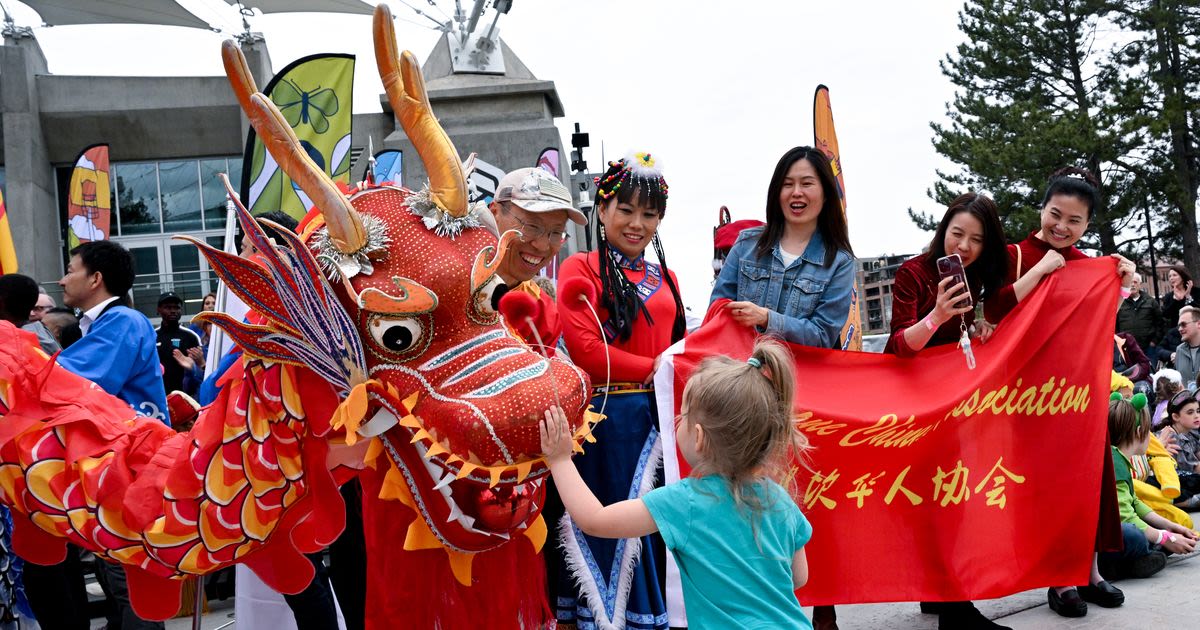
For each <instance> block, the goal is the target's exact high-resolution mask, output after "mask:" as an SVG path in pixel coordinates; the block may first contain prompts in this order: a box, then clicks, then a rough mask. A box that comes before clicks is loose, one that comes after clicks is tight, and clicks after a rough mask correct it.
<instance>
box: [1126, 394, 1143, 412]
mask: <svg viewBox="0 0 1200 630" xmlns="http://www.w3.org/2000/svg"><path fill="white" fill-rule="evenodd" d="M1129 404H1131V405H1133V409H1134V410H1135V411H1141V410H1143V409H1145V408H1146V395H1145V394H1143V393H1142V392H1138V393H1136V394H1134V395H1133V398H1131V399H1129Z"/></svg>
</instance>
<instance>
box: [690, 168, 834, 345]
mask: <svg viewBox="0 0 1200 630" xmlns="http://www.w3.org/2000/svg"><path fill="white" fill-rule="evenodd" d="M837 186H838V185H837V179H836V178H835V177H834V175H833V170H832V169H831V168H830V166H829V160H828V159H826V157H825V155H824V154H823V153H821V152H820V151H818V150H816V149H814V148H812V147H796V148H794V149H792V150H790V151H788V152H787V153H785V154H784V155H783V157H782V158H780V160H779V163H778V164H777V165H776V166H775V173H774V174H773V175H772V176H771V184H770V186H768V187H767V225H766V226H765V227H761V228H751V229H748V230H746V231H744V232H742V234H741V236H739V237H738V239H737V242H736V243H734V245H733V249H732V250H730V252H729V257H728V258H726V259H725V266H724V267H723V268H722V269H721V274H720V275H719V276H718V277H717V283H716V285H715V286H714V287H713V291H712V297H711V298H710V299H709V301H710V302H713V301H716V300H718V299H720V298H728V299H730V300H733V301H732V302H730V303H729V304H727V305H725V309H726V310H728V311H729V312H730V315H731V316H732V317H733V320H734V321H736V322H738V323H739V324H742V325H745V326H754V327H755V328H756V329H757V330H758V331H759V332H765V333H771V334H774V335H777V336H779V337H781V338H783V339H784V340H785V341H788V342H791V343H795V344H801V345H805V346H816V347H819V348H833V347H836V346H837V343H838V335H839V334H840V333H841V330H842V326H843V325H844V324H845V323H846V316H847V314H848V312H849V309H850V295H851V291H853V290H854V254H853V252H852V251H851V250H850V237H849V235H848V234H847V231H846V218H845V216H844V215H843V214H842V208H841V203H840V202H839V201H838V199H839V196H838V188H837Z"/></svg>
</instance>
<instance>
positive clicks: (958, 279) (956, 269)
mask: <svg viewBox="0 0 1200 630" xmlns="http://www.w3.org/2000/svg"><path fill="white" fill-rule="evenodd" d="M937 269H938V276H939V277H940V278H942V279H945V278H954V280H953V281H951V282H950V284H949V286H947V287H946V290H950V288H951V287H953V286H954V285H956V284H962V285H963V287H965V288H966V289H967V296H966V297H965V298H963V299H961V300H959V301H958V303H956V304H955V305H954V306H955V307H956V308H962V307H964V306H971V304H972V302H971V285H969V284H967V272H966V271H965V270H963V264H962V257H960V256H959V255H958V254H950V255H949V256H943V257H941V258H939V259H937Z"/></svg>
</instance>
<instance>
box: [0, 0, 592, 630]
mask: <svg viewBox="0 0 1200 630" xmlns="http://www.w3.org/2000/svg"><path fill="white" fill-rule="evenodd" d="M374 32H375V45H376V56H377V61H378V64H379V70H380V76H381V77H382V79H383V83H384V86H385V88H386V90H387V94H388V98H389V100H390V101H391V104H392V106H393V108H394V110H395V112H396V115H397V117H398V119H399V121H400V124H401V126H402V127H403V128H404V130H405V132H406V133H407V134H408V136H409V138H410V139H411V140H412V142H413V144H414V145H415V146H416V147H417V149H418V152H419V154H420V157H421V159H422V161H423V162H424V163H425V166H426V169H427V171H428V172H429V174H430V183H429V186H428V188H426V189H424V190H422V191H420V192H413V191H410V190H407V189H403V188H396V187H391V186H380V187H373V186H367V187H364V188H361V189H357V190H354V191H352V193H351V194H349V195H346V194H343V193H342V192H341V191H340V190H339V189H338V188H337V187H336V186H335V185H334V184H333V182H331V181H330V180H329V179H328V178H327V177H326V176H325V175H324V174H323V173H322V172H321V171H320V170H319V169H318V168H316V166H315V165H313V164H312V163H311V161H310V160H309V158H308V156H307V155H306V154H305V152H304V151H303V149H302V148H301V147H300V145H299V143H298V142H297V141H296V139H295V136H294V135H293V134H292V133H291V130H290V128H288V125H287V123H286V121H284V119H283V118H282V116H281V115H280V113H279V111H278V110H277V109H276V108H275V107H274V105H273V104H272V103H271V102H270V100H269V99H267V98H266V97H264V96H263V95H262V94H261V93H259V92H257V89H256V88H255V86H254V83H253V80H252V79H251V77H250V74H249V72H248V70H247V68H246V65H245V60H244V59H243V58H242V56H241V52H240V51H239V50H238V48H237V47H236V45H235V44H233V42H225V44H224V46H223V50H222V53H223V57H224V60H225V65H226V70H227V73H228V74H229V78H230V82H231V84H232V85H233V88H234V91H235V92H236V93H237V96H238V100H239V102H240V103H241V105H242V107H243V109H244V110H245V111H246V113H247V115H248V116H249V118H250V120H251V123H252V125H253V126H254V128H255V130H256V131H257V132H258V134H259V135H260V137H262V138H263V141H264V143H265V144H266V146H267V148H268V150H269V151H270V152H271V154H272V156H273V157H274V158H275V160H276V161H277V162H278V163H279V164H280V165H281V167H282V168H283V169H284V170H285V171H286V172H287V173H288V174H289V175H290V176H291V177H292V179H293V180H294V181H296V182H298V183H299V184H300V185H301V187H302V188H303V189H304V191H305V193H306V194H307V195H308V196H309V197H310V198H311V199H313V201H314V202H315V204H316V207H317V209H318V210H319V213H317V212H314V213H313V214H310V217H309V218H308V220H306V222H305V223H304V224H302V228H303V229H302V231H301V232H302V233H301V234H300V235H299V236H297V235H292V234H289V233H288V232H287V231H286V230H282V229H280V230H278V231H279V232H280V233H281V234H282V235H283V236H282V238H283V239H284V240H285V241H286V243H285V244H284V245H282V246H274V245H272V243H271V241H270V240H269V239H267V238H266V236H265V234H264V233H263V230H262V228H261V227H260V226H259V224H258V223H257V222H256V221H255V220H254V219H253V218H252V217H251V216H250V215H249V213H248V212H246V210H245V209H244V208H239V211H238V216H239V221H240V223H241V225H242V228H243V230H244V231H245V233H246V238H248V239H250V240H251V243H252V244H253V245H254V246H255V248H256V249H257V250H258V251H259V255H258V256H257V257H256V258H255V259H252V260H250V259H244V258H241V257H238V256H235V255H231V254H226V253H224V252H221V251H218V250H215V249H213V248H210V247H207V246H205V245H204V244H203V243H200V242H197V241H195V240H194V239H193V242H194V243H195V244H196V246H197V247H199V248H200V249H201V251H202V252H203V254H204V255H205V257H206V258H207V259H208V261H209V263H210V265H211V266H212V268H213V269H214V270H215V271H216V273H217V274H218V275H220V276H221V278H222V279H223V280H224V281H225V282H227V283H228V284H229V286H230V288H231V289H232V290H233V291H234V292H235V293H237V294H238V296H239V297H241V298H242V299H243V300H245V301H246V303H247V304H249V305H250V306H251V307H252V309H253V310H254V311H255V313H256V316H255V317H254V318H252V319H253V323H246V322H241V321H236V320H234V319H232V318H230V317H228V316H224V315H221V314H206V315H205V316H204V317H206V318H207V319H209V320H210V321H212V322H213V323H214V324H216V325H217V326H220V327H221V328H223V329H224V330H225V331H226V332H227V333H228V334H229V335H230V336H231V337H232V338H233V339H234V340H235V341H236V342H237V343H238V345H239V346H240V347H241V348H242V350H243V352H244V358H243V361H242V362H241V364H239V365H235V367H234V368H233V369H231V370H230V371H229V372H227V373H226V374H224V375H223V376H222V379H221V382H222V383H223V385H224V388H223V389H222V391H221V394H220V396H219V398H218V399H217V400H216V401H215V402H214V403H213V404H212V405H209V406H208V407H205V408H204V409H203V410H201V412H200V416H199V419H198V421H197V422H196V424H195V427H194V429H193V430H192V431H191V432H189V433H183V434H177V433H175V432H174V431H172V430H171V429H169V428H167V427H166V426H164V425H163V424H161V423H160V422H157V421H155V420H151V419H146V418H144V417H138V416H135V414H134V413H133V411H132V410H131V409H130V408H129V407H128V405H125V404H124V403H123V402H121V401H120V400H118V399H116V398H114V397H112V396H109V395H107V394H105V393H104V392H103V391H101V390H100V389H99V387H98V386H96V385H95V384H93V383H91V382H89V381H86V380H84V379H82V378H80V377H77V376H74V375H73V374H70V373H68V372H67V371H66V370H64V369H62V368H61V367H59V366H57V365H56V364H55V363H54V361H53V359H52V358H51V357H47V356H46V355H44V354H42V353H41V351H40V350H38V349H37V348H36V343H33V342H32V341H31V339H30V337H29V336H28V333H23V332H21V331H19V330H17V329H16V328H14V327H12V326H10V325H7V324H0V416H2V417H0V500H2V501H3V503H4V504H6V505H8V506H10V507H11V509H12V511H13V514H14V521H15V523H16V527H15V529H16V531H15V536H14V546H15V547H16V550H17V551H18V553H20V554H21V555H22V556H24V557H25V558H27V559H29V560H32V561H35V562H40V563H49V562H54V561H56V560H59V559H61V558H62V557H63V553H64V549H65V542H67V541H70V542H72V543H74V544H77V545H79V546H81V547H85V548H87V549H90V550H92V551H94V552H96V553H97V554H99V555H100V556H102V557H103V558H105V559H107V560H109V561H113V562H120V563H122V564H124V565H125V566H126V568H127V574H128V579H129V584H130V592H131V596H132V601H133V605H134V608H135V609H136V610H137V611H138V613H139V614H140V615H141V616H143V617H147V618H159V619H161V618H166V617H168V616H170V615H172V614H174V613H175V611H176V609H177V608H178V603H179V587H180V584H181V582H180V579H181V578H183V577H186V576H188V575H192V574H204V573H208V572H211V571H213V570H216V569H218V568H220V567H222V566H226V565H228V564H230V563H234V562H244V563H245V564H246V565H248V566H249V567H250V568H251V569H253V570H254V571H255V572H256V573H257V574H258V575H259V576H260V577H262V578H263V580H264V581H265V582H266V583H267V584H268V585H270V586H271V587H273V588H275V589H277V590H279V591H281V592H298V591H300V590H302V589H303V588H304V587H305V586H307V584H308V582H309V581H310V580H311V576H312V574H313V570H312V566H311V564H310V563H309V561H308V560H307V559H306V558H304V557H303V556H302V555H301V554H302V553H305V552H311V551H315V550H317V549H320V548H322V547H324V546H327V545H328V544H329V543H330V542H332V541H333V540H334V539H335V538H336V537H337V536H338V534H339V533H340V532H341V531H342V529H343V527H344V511H343V505H342V500H341V498H340V496H339V494H338V492H337V483H338V481H344V480H346V479H349V478H351V477H354V476H357V477H358V478H359V479H360V480H361V482H362V484H363V489H364V493H363V494H364V505H363V512H364V514H363V517H364V523H365V537H366V541H367V553H368V567H367V571H368V592H367V617H368V618H367V626H368V627H369V628H383V627H414V628H417V627H420V628H425V627H439V626H440V627H449V626H450V625H457V624H466V625H468V626H470V627H480V624H483V625H486V626H487V627H495V628H502V627H514V628H515V627H526V628H528V627H537V626H539V625H540V624H542V623H545V622H547V621H548V620H549V618H548V617H547V615H548V614H549V611H548V610H547V609H546V606H545V602H544V600H545V593H544V587H543V585H542V582H541V581H540V579H538V578H539V576H541V575H542V568H541V560H540V558H539V556H538V555H537V554H538V551H539V550H540V547H541V545H542V544H543V542H544V540H545V536H546V526H545V523H544V522H543V521H542V517H541V515H540V511H541V503H542V496H543V489H542V483H543V481H544V477H545V475H546V474H547V472H548V471H547V468H546V466H545V464H544V462H543V460H542V459H541V453H540V443H539V435H538V425H537V421H538V419H539V418H541V414H542V412H543V411H544V410H545V409H546V408H548V407H549V406H550V405H553V404H561V405H562V406H563V407H564V408H565V409H566V411H567V413H568V415H569V416H570V417H572V418H573V426H575V427H577V436H576V437H577V440H578V441H579V442H580V443H581V442H582V441H584V440H586V439H588V438H590V429H591V427H592V425H593V424H594V423H595V422H596V421H597V420H599V416H596V415H595V414H593V413H592V412H591V411H589V410H587V409H586V406H587V392H588V391H589V388H590V386H589V383H588V379H587V377H586V376H585V375H584V374H583V373H582V372H580V371H579V370H578V369H576V368H575V367H574V366H572V365H570V364H569V363H566V362H563V361H559V360H556V359H547V358H545V357H543V356H541V355H538V354H536V353H534V352H532V351H531V350H530V348H529V347H528V346H527V345H525V344H524V343H523V342H522V341H521V340H519V339H518V338H516V337H515V336H513V335H512V334H511V333H510V332H509V330H508V328H507V327H506V326H505V323H504V321H503V318H502V317H501V316H500V315H499V314H498V313H496V312H495V311H494V310H493V308H492V306H491V299H490V298H491V293H492V291H493V290H494V288H495V287H496V286H498V284H499V283H498V281H497V279H496V276H495V271H496V264H497V263H498V262H499V261H500V260H501V259H502V257H503V253H504V248H505V246H506V244H507V243H508V242H509V241H510V240H511V239H512V238H513V237H514V236H515V235H514V234H512V233H509V234H506V235H503V236H502V237H501V238H500V239H499V241H497V239H496V237H495V235H494V234H493V233H492V232H490V231H488V230H487V229H485V228H483V227H482V226H481V225H480V223H479V221H478V219H477V214H476V213H478V212H480V211H483V209H482V208H481V207H475V208H472V207H469V206H468V200H467V186H466V175H465V172H464V167H463V165H462V164H461V162H460V161H459V157H458V154H457V152H456V151H455V149H454V146H453V144H452V143H451V142H450V139H449V138H448V137H447V136H446V133H445V131H443V130H442V128H441V126H440V125H439V124H438V122H437V120H436V119H435V118H434V117H433V114H432V111H431V109H430V106H429V101H428V98H427V97H426V94H425V89H424V82H423V79H422V77H421V74H420V70H419V67H418V65H417V62H416V59H415V58H414V57H413V55H412V54H411V53H409V52H407V51H406V52H404V53H403V54H397V49H396V44H395V35H394V32H393V28H392V20H391V15H390V13H389V11H388V9H387V8H386V7H385V6H382V5H381V6H380V7H379V8H378V9H377V10H376V13H375V21H374Z"/></svg>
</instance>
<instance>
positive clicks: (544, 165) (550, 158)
mask: <svg viewBox="0 0 1200 630" xmlns="http://www.w3.org/2000/svg"><path fill="white" fill-rule="evenodd" d="M559 159H560V158H559V154H558V149H555V148H554V147H546V148H545V149H542V153H541V155H539V156H538V159H537V164H534V166H536V167H538V168H540V169H542V170H543V171H546V172H547V173H550V174H551V175H553V176H555V177H558V162H559Z"/></svg>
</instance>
